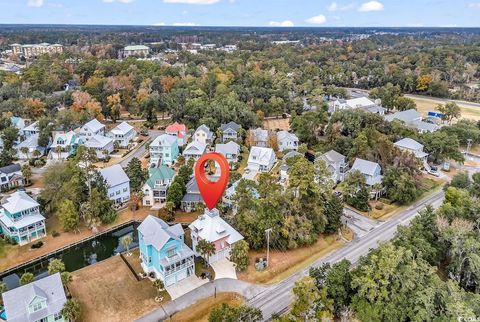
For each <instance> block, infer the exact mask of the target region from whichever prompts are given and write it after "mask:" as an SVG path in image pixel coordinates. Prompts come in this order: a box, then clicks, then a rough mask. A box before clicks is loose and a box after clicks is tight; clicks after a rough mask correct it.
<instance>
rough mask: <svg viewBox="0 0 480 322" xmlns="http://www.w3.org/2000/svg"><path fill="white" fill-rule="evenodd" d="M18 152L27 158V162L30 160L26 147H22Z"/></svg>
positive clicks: (28, 150)
mask: <svg viewBox="0 0 480 322" xmlns="http://www.w3.org/2000/svg"><path fill="white" fill-rule="evenodd" d="M20 152H22V153H23V154H24V155H26V156H27V160H30V149H29V148H28V147H26V146H22V147H21V148H20Z"/></svg>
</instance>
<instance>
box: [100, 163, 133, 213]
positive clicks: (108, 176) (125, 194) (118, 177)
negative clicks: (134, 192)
mask: <svg viewBox="0 0 480 322" xmlns="http://www.w3.org/2000/svg"><path fill="white" fill-rule="evenodd" d="M100 174H101V175H102V177H103V178H104V179H105V181H106V183H107V187H108V191H107V195H108V198H109V199H110V200H112V201H113V202H114V204H115V205H120V204H123V203H125V202H127V201H128V200H130V179H129V178H128V176H127V174H126V173H125V171H123V168H122V166H120V165H119V164H116V165H112V166H111V167H108V168H103V169H101V170H100Z"/></svg>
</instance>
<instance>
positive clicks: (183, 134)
mask: <svg viewBox="0 0 480 322" xmlns="http://www.w3.org/2000/svg"><path fill="white" fill-rule="evenodd" d="M165 133H166V134H168V135H172V136H175V137H176V138H177V141H178V146H184V145H185V143H186V141H187V126H186V125H185V124H181V123H178V122H175V123H173V124H170V125H169V126H167V128H166V129H165Z"/></svg>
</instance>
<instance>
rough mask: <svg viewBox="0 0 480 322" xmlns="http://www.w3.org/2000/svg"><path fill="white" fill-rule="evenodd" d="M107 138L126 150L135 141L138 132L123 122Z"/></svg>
mask: <svg viewBox="0 0 480 322" xmlns="http://www.w3.org/2000/svg"><path fill="white" fill-rule="evenodd" d="M107 136H108V137H109V138H112V139H113V141H114V142H117V143H118V146H119V147H121V148H126V147H128V145H129V144H130V143H132V142H133V141H134V140H135V137H136V136H137V131H135V128H134V127H133V126H131V125H130V124H128V123H127V122H122V123H120V124H119V125H117V126H116V127H115V128H113V129H112V130H111V131H110V132H108V133H107Z"/></svg>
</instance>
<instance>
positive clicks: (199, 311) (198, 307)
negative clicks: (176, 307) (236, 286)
mask: <svg viewBox="0 0 480 322" xmlns="http://www.w3.org/2000/svg"><path fill="white" fill-rule="evenodd" d="M222 303H225V304H229V305H234V306H240V305H242V304H243V303H244V300H243V298H242V297H240V296H239V295H238V294H236V293H219V294H217V297H209V298H206V299H203V300H200V301H198V302H197V303H195V304H193V305H191V306H190V307H188V308H187V309H185V310H182V311H180V312H178V313H177V314H174V315H173V316H172V320H171V321H174V322H206V321H208V316H209V315H210V312H211V311H212V310H213V309H214V308H215V307H217V306H220V305H222Z"/></svg>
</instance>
